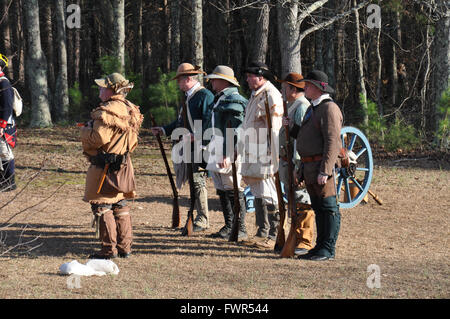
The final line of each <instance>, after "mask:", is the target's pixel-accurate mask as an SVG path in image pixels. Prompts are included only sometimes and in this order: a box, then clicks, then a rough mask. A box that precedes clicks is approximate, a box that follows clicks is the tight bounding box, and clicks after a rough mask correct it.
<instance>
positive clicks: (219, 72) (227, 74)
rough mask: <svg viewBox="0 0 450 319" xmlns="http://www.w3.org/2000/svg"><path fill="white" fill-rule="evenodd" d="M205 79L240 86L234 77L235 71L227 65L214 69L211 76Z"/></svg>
mask: <svg viewBox="0 0 450 319" xmlns="http://www.w3.org/2000/svg"><path fill="white" fill-rule="evenodd" d="M205 79H210V80H211V79H220V80H225V81H228V82H230V83H231V84H233V85H234V86H240V85H239V82H238V81H237V79H236V78H235V77H234V71H233V69H232V68H230V67H229V66H226V65H218V66H216V67H215V68H214V71H213V72H212V73H211V74H208V75H207V76H205Z"/></svg>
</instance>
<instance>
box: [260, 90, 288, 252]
mask: <svg viewBox="0 0 450 319" xmlns="http://www.w3.org/2000/svg"><path fill="white" fill-rule="evenodd" d="M265 93H266V103H265V108H266V119H267V128H268V130H269V143H271V142H272V118H271V117H270V108H269V95H268V93H267V91H265ZM272 146H273V145H272ZM274 176H275V187H276V189H277V196H278V210H279V212H280V225H279V226H278V232H277V239H276V241H275V246H274V250H275V251H281V249H282V248H283V246H284V242H285V234H284V222H285V220H286V207H285V206H284V200H283V192H282V190H281V182H280V174H279V173H278V171H276V172H275V174H274Z"/></svg>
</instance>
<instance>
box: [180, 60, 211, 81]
mask: <svg viewBox="0 0 450 319" xmlns="http://www.w3.org/2000/svg"><path fill="white" fill-rule="evenodd" d="M196 74H205V75H206V73H205V72H203V71H202V70H200V67H199V66H193V65H192V64H190V63H181V64H180V65H179V66H178V69H177V74H176V75H175V77H174V78H173V79H172V80H175V79H177V78H178V77H180V76H183V75H196Z"/></svg>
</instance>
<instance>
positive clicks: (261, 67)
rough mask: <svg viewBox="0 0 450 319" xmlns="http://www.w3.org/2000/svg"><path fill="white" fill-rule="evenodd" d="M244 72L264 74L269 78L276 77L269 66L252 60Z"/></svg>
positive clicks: (263, 75)
mask: <svg viewBox="0 0 450 319" xmlns="http://www.w3.org/2000/svg"><path fill="white" fill-rule="evenodd" d="M244 72H245V73H250V74H255V75H259V76H262V77H264V78H265V79H267V80H273V79H274V75H273V73H272V72H271V71H270V70H269V67H268V66H267V65H266V64H265V63H262V62H250V63H249V65H248V66H247V68H246V69H245V70H244Z"/></svg>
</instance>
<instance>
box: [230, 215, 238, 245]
mask: <svg viewBox="0 0 450 319" xmlns="http://www.w3.org/2000/svg"><path fill="white" fill-rule="evenodd" d="M239 220H240V218H239V217H237V218H235V219H234V221H233V227H232V228H231V233H230V238H229V239H228V241H229V242H235V243H237V241H238V238H239Z"/></svg>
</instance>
